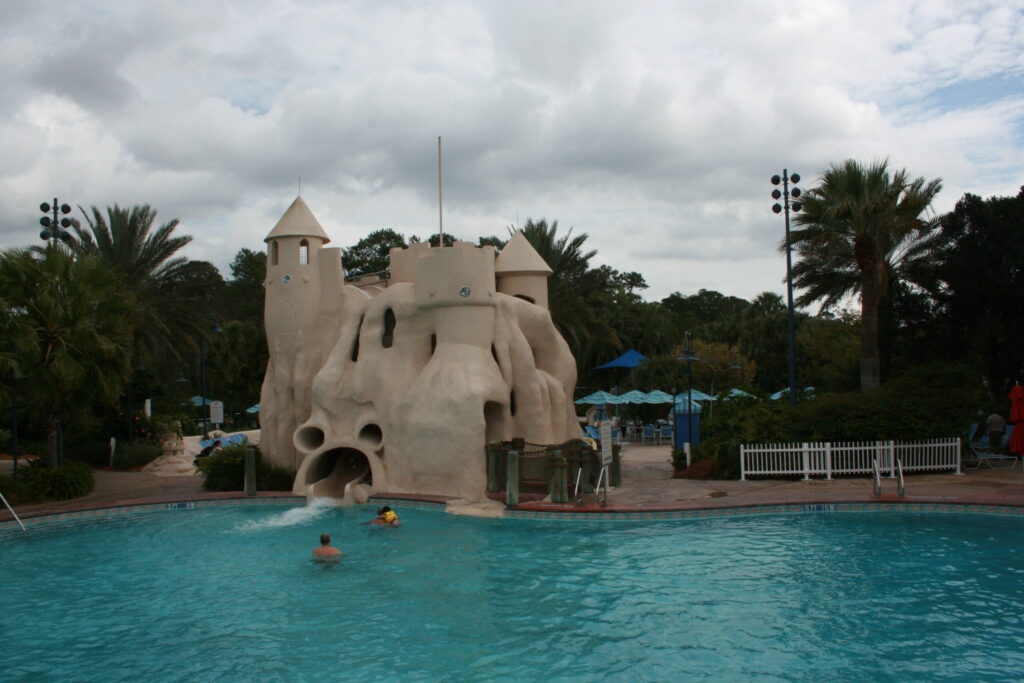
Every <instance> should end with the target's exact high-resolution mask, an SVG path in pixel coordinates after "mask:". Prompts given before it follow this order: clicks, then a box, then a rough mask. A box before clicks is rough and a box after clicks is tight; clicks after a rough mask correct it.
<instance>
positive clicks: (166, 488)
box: [0, 445, 1024, 521]
mask: <svg viewBox="0 0 1024 683" xmlns="http://www.w3.org/2000/svg"><path fill="white" fill-rule="evenodd" d="M669 453H670V451H669V447H668V446H638V445H630V446H629V447H628V448H626V449H625V450H624V451H623V454H622V486H620V487H618V488H616V489H612V490H611V491H610V493H609V496H608V505H607V506H606V507H601V506H600V505H598V504H597V502H596V501H595V500H594V498H593V496H592V495H590V496H587V497H586V499H585V500H584V503H583V505H575V504H572V503H569V504H558V503H550V502H543V501H533V502H523V503H521V504H520V505H518V506H517V507H516V508H515V509H517V510H533V511H543V512H571V513H580V512H592V513H617V512H669V511H678V510H702V509H715V508H737V507H752V506H761V505H786V504H800V505H811V504H827V503H894V504H900V503H940V504H948V505H998V506H1010V507H1024V469H1022V466H1021V464H1020V463H1017V464H1016V466H1015V467H1014V469H1012V470H992V469H987V468H986V469H979V470H970V471H968V472H967V473H966V474H962V475H958V474H953V473H944V474H915V475H910V476H908V477H907V479H906V495H905V496H903V497H900V496H899V495H897V491H896V489H897V485H896V480H894V479H889V478H887V477H886V478H883V480H882V496H881V497H880V498H876V497H875V496H874V495H873V491H872V483H871V480H870V479H869V478H867V477H855V478H845V479H837V480H832V481H825V480H823V479H812V480H810V481H794V480H786V479H761V480H756V481H722V480H709V481H701V480H691V479H672V477H671V475H672V465H671V461H670V458H669ZM3 473H4V474H6V473H7V472H6V471H4V472H3ZM94 474H95V478H96V487H95V488H94V489H93V491H92V493H90V494H89V495H87V496H82V497H81V498H75V499H72V500H67V501H52V502H47V503H39V504H35V505H21V506H18V507H16V508H15V510H16V511H17V513H18V516H19V517H21V518H23V519H31V518H33V517H40V516H45V515H52V514H59V513H66V512H79V511H82V510H95V509H101V508H110V507H128V506H133V505H150V504H154V503H156V504H159V503H172V502H191V501H205V500H230V499H239V498H245V497H246V496H245V494H244V493H242V492H226V493H209V492H206V491H203V490H202V479H201V478H200V477H196V476H185V477H156V476H153V475H151V474H147V473H144V472H124V471H110V470H96V471H95V472H94ZM292 495H293V494H292V493H291V492H288V491H282V492H261V493H259V494H258V497H259V498H280V497H292ZM377 497H379V498H388V499H403V498H404V499H408V500H428V501H435V502H444V501H445V500H446V499H445V498H443V497H435V496H414V495H406V494H402V493H398V492H388V493H381V494H380V495H379V496H377ZM11 519H12V517H11V515H10V513H9V512H8V511H7V509H6V508H3V509H2V510H0V521H10V520H11Z"/></svg>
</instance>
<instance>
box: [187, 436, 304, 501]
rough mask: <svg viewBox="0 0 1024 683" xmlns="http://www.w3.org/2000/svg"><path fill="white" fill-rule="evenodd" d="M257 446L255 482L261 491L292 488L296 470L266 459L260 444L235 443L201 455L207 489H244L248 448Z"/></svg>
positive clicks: (201, 470) (200, 461)
mask: <svg viewBox="0 0 1024 683" xmlns="http://www.w3.org/2000/svg"><path fill="white" fill-rule="evenodd" d="M247 448H254V449H255V450H256V486H257V488H258V489H259V490H260V491H290V490H291V489H292V484H293V482H294V481H295V472H294V471H293V470H290V469H286V468H282V467H277V466H275V465H273V464H271V463H265V462H263V456H262V454H261V453H260V450H259V447H258V446H246V445H244V444H233V445H231V446H227V447H225V448H222V449H221V450H220V451H217V452H216V453H214V454H213V455H210V456H207V457H205V458H200V459H199V462H198V464H197V466H196V467H197V469H198V470H199V471H200V472H201V473H202V474H203V476H204V477H205V479H204V480H203V488H204V489H205V490H207V491H241V490H242V489H243V488H245V451H246V449H247Z"/></svg>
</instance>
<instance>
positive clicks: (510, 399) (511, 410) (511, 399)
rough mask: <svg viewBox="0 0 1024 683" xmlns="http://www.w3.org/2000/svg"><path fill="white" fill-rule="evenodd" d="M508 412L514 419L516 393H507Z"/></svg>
mask: <svg viewBox="0 0 1024 683" xmlns="http://www.w3.org/2000/svg"><path fill="white" fill-rule="evenodd" d="M508 412H509V414H510V415H512V416H513V417H515V414H516V392H514V391H510V392H508Z"/></svg>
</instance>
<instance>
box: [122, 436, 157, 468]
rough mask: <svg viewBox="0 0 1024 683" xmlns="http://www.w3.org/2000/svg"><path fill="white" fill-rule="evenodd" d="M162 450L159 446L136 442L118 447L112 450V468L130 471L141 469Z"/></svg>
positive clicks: (146, 442)
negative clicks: (131, 469) (134, 468)
mask: <svg viewBox="0 0 1024 683" xmlns="http://www.w3.org/2000/svg"><path fill="white" fill-rule="evenodd" d="M162 452H163V448H162V447H161V446H160V445H159V444H155V443H150V442H148V441H137V442H135V443H126V444H122V445H118V447H117V448H115V449H114V467H117V468H123V469H130V468H132V467H142V466H143V465H148V464H149V463H151V462H153V461H154V460H156V458H157V457H159V455H160V453H162Z"/></svg>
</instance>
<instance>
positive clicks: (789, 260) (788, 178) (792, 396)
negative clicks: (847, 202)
mask: <svg viewBox="0 0 1024 683" xmlns="http://www.w3.org/2000/svg"><path fill="white" fill-rule="evenodd" d="M771 182H772V185H778V184H779V183H780V182H781V183H782V190H781V191H780V190H779V188H777V187H776V188H775V189H774V190H772V199H782V204H779V203H778V202H775V204H773V205H772V211H774V212H775V213H785V216H786V297H787V304H788V320H787V326H788V334H789V404H790V405H791V406H796V325H795V322H794V319H793V257H792V249H791V247H790V240H789V212H790V211H793V212H796V211H799V210H800V209H802V208H803V205H802V204H801V203H800V202H799V201H797V198H798V197H799V196H800V188H799V187H797V186H796V184H797V183H799V182H800V174H799V173H794V174H793V175H789V170H788V169H785V168H784V169H782V177H781V178H780V177H779V176H778V175H773V176H772V177H771ZM790 183H792V185H793V187H792V188H790ZM790 197H792V198H793V201H792V202H790V200H789V199H790Z"/></svg>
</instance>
